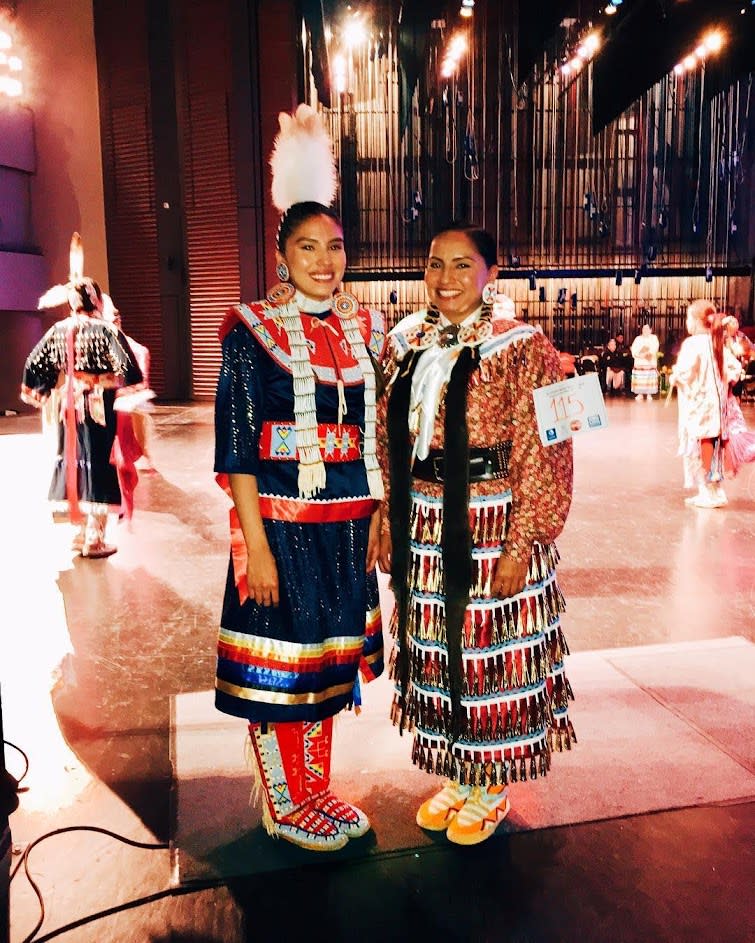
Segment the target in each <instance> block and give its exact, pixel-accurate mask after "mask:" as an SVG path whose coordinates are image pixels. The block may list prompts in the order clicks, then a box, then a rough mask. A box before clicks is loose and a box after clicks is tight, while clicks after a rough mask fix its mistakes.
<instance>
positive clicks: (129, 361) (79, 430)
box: [21, 233, 143, 557]
mask: <svg viewBox="0 0 755 943" xmlns="http://www.w3.org/2000/svg"><path fill="white" fill-rule="evenodd" d="M83 271H84V254H83V250H82V247H81V239H80V237H79V234H78V233H74V234H73V237H72V239H71V252H70V274H69V276H68V282H67V283H66V284H65V285H56V286H55V287H54V288H51V289H50V290H49V291H48V292H46V293H45V294H44V295H43V296H42V298H40V300H39V307H40V308H54V307H57V306H58V305H62V304H68V306H69V307H70V314H69V315H68V316H67V317H65V318H63V319H62V320H60V321H58V322H57V323H56V324H53V326H52V327H51V328H50V329H49V331H47V333H46V334H45V336H44V337H43V338H42V340H40V342H39V343H38V344H37V346H36V347H35V348H34V350H32V352H31V353H30V354H29V356H28V358H27V360H26V364H25V367H24V375H23V381H22V386H21V398H22V399H23V400H24V402H26V403H29V404H31V405H32V406H37V407H43V406H45V405H50V404H51V405H52V412H51V417H52V421H53V422H54V423H55V425H56V426H57V455H56V458H55V466H54V469H53V475H52V482H51V484H50V491H49V499H50V501H51V502H52V507H53V510H54V512H56V514H57V515H59V516H61V517H63V518H64V519H67V520H69V521H70V522H71V523H73V524H76V525H78V531H77V533H76V536H75V537H74V542H73V547H74V549H75V550H76V551H77V552H79V553H81V555H82V556H83V557H106V556H109V555H110V554H112V553H115V550H116V548H115V547H114V546H112V545H111V544H109V543H107V541H106V528H107V521H108V513H109V512H112V513H113V514H117V513H118V511H119V510H120V506H121V490H120V487H119V485H118V474H117V471H116V468H115V466H114V465H113V464H112V462H111V457H112V451H113V442H114V440H115V435H116V412H115V402H116V396H117V395H121V394H122V395H124V397H126V398H124V400H123V403H124V404H126V403H127V397H128V396H129V395H131V394H137V395H138V394H139V393H140V391H141V390H142V387H143V378H142V373H141V371H140V369H139V367H138V365H137V363H136V360H135V358H134V355H133V353H132V351H131V349H130V347H129V344H128V341H127V340H126V338H125V336H124V335H123V334H122V333H121V332H120V331H119V330H118V329H117V328H116V327H115V326H114V325H112V324H109V323H107V322H106V321H105V320H104V318H103V295H102V291H101V290H100V286H99V285H98V284H97V283H96V282H95V281H93V280H92V279H91V278H89V277H88V276H85V275H84V274H83Z"/></svg>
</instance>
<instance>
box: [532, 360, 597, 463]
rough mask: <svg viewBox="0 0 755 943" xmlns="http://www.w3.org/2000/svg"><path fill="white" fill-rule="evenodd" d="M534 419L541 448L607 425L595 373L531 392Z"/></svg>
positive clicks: (561, 381)
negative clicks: (533, 404)
mask: <svg viewBox="0 0 755 943" xmlns="http://www.w3.org/2000/svg"><path fill="white" fill-rule="evenodd" d="M532 395H533V396H534V399H535V416H536V418H537V428H538V432H539V433H540V441H541V442H542V443H543V445H553V444H554V443H556V442H563V441H564V439H568V438H570V437H571V436H574V435H579V434H580V433H582V432H592V431H593V430H594V429H604V428H605V427H606V426H607V425H608V417H607V416H606V404H605V402H604V401H603V393H602V392H601V389H600V380H599V379H598V375H597V373H587V374H585V376H583V377H572V378H571V379H569V380H560V381H559V382H558V383H551V385H550V386H541V387H540V388H539V389H537V390H534V392H533V394H532Z"/></svg>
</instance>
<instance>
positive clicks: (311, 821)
mask: <svg viewBox="0 0 755 943" xmlns="http://www.w3.org/2000/svg"><path fill="white" fill-rule="evenodd" d="M280 125H281V131H280V134H279V135H278V138H277V139H276V144H275V150H274V154H273V158H272V160H271V164H272V167H273V201H274V203H275V205H276V206H277V207H278V209H279V210H280V211H281V212H282V213H283V216H282V219H281V223H280V227H279V230H278V236H277V247H278V251H277V253H276V258H277V262H278V267H277V274H278V277H279V278H280V280H281V283H280V284H279V285H277V286H275V287H274V288H273V289H272V290H271V291H269V292H268V295H267V297H266V298H265V299H263V300H261V301H256V302H251V303H248V304H240V305H237V306H234V307H233V308H232V309H231V310H230V311H229V313H228V315H227V317H226V320H225V322H224V324H223V327H222V328H221V339H222V345H223V361H222V368H221V373H220V377H219V381H218V389H217V399H216V414H215V426H216V451H215V471H216V473H217V477H218V482H219V484H220V485H221V486H222V487H223V488H224V489H225V490H226V491H227V493H228V494H229V495H230V496H231V498H232V501H233V507H232V508H231V512H230V513H231V559H230V563H229V569H228V578H227V582H226V589H225V596H224V601H223V612H222V618H221V627H220V632H219V641H218V662H217V677H216V706H217V707H218V709H219V710H221V711H223V712H225V713H228V714H232V715H234V716H238V717H241V718H244V719H245V720H247V721H248V724H249V733H250V740H251V745H252V748H253V756H254V766H255V774H256V780H257V784H258V786H259V787H260V791H261V792H262V794H263V798H264V801H263V822H264V824H265V827H266V829H267V831H268V833H269V834H271V835H273V836H279V837H281V838H284V839H286V840H287V841H290V842H292V843H294V844H296V845H299V846H301V847H303V848H307V849H311V850H315V851H331V850H337V849H339V848H342V847H343V846H344V845H345V844H346V843H347V842H348V840H349V839H350V838H355V837H358V836H360V835H363V834H364V833H365V832H366V831H367V830H368V829H369V827H370V825H369V821H368V819H367V816H366V815H365V814H364V812H362V811H361V810H360V809H358V808H357V807H356V806H353V805H351V804H350V803H348V802H345V801H343V800H341V799H339V798H337V797H336V796H334V795H333V794H332V793H331V792H330V789H329V779H330V753H331V740H332V727H333V716H334V715H335V714H337V713H338V712H339V711H341V710H343V709H344V708H348V707H351V706H353V705H358V704H359V672H361V675H362V677H363V678H365V680H371V679H372V678H374V677H376V676H377V675H379V674H380V673H381V672H382V669H383V643H382V627H381V623H380V613H379V607H378V600H377V579H376V575H375V571H374V567H375V562H376V559H377V551H378V531H379V511H378V506H379V505H378V502H379V500H380V498H381V497H382V493H383V492H382V482H381V476H380V471H379V468H378V464H377V459H376V455H375V448H376V447H375V398H376V392H377V373H376V368H375V363H376V362H377V359H378V358H379V357H380V355H381V352H382V348H383V343H384V337H385V334H384V326H383V318H382V315H381V314H380V313H379V312H375V311H369V310H367V309H364V308H360V307H359V305H358V304H357V302H356V301H355V300H354V299H353V298H352V297H351V296H350V295H347V294H345V293H343V292H338V286H339V284H340V282H341V280H342V278H343V275H344V271H345V268H346V255H345V252H344V243H343V229H342V226H341V223H340V220H339V219H338V217H337V215H336V214H335V213H334V212H333V210H332V209H330V203H331V202H332V199H333V197H334V195H335V187H336V182H335V171H334V167H333V157H332V152H331V148H330V141H329V138H328V136H327V133H326V131H325V129H324V127H323V126H322V124H321V122H320V119H319V116H318V115H317V114H316V113H315V112H314V111H312V109H310V108H308V107H307V106H305V105H300V106H299V108H298V109H297V111H296V113H295V115H293V116H292V115H288V114H282V115H281V116H280Z"/></svg>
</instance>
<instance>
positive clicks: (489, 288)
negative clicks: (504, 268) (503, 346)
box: [457, 282, 496, 347]
mask: <svg viewBox="0 0 755 943" xmlns="http://www.w3.org/2000/svg"><path fill="white" fill-rule="evenodd" d="M495 296H496V287H495V282H488V283H487V284H486V285H485V287H484V288H483V289H482V310H481V311H480V316H479V318H477V320H476V321H474V323H472V324H464V325H462V326H461V327H460V328H459V333H458V335H457V337H458V340H459V343H460V344H462V345H463V346H464V347H479V345H480V344H482V343H483V341H486V340H487V339H488V338H489V337H492V335H493V324H492V321H493V304H494V303H495Z"/></svg>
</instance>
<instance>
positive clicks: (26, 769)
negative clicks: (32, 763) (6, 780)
mask: <svg viewBox="0 0 755 943" xmlns="http://www.w3.org/2000/svg"><path fill="white" fill-rule="evenodd" d="M3 746H4V747H11V748H12V749H14V750H15V751H16V753H20V754H21V756H22V757H23V759H24V763H25V766H24V771H23V773H21V775H20V776H19V777H18V779H17V780H16V782H17V783H18V785H19V786H20V785H21V783H22V782H23V781H24V778H25V777H26V774H27V773H28V772H29V757H28V756H27V755H26V754H25V753H24V751H23V750H22V749H21V747H19V746H16V744H15V743H11V741H10V740H3Z"/></svg>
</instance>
